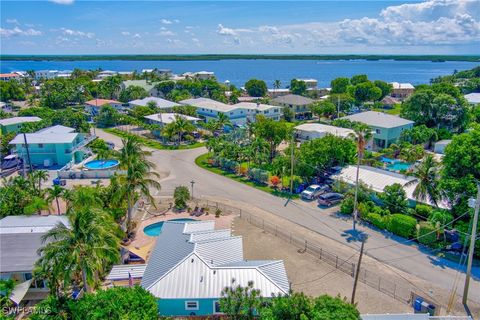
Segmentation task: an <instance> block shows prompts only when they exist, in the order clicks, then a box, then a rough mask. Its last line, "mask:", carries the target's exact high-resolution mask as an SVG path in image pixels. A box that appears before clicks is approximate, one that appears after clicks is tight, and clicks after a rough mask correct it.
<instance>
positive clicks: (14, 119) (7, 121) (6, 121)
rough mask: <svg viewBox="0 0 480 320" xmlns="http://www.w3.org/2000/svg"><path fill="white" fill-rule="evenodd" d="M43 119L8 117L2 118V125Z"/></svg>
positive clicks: (0, 122)
mask: <svg viewBox="0 0 480 320" xmlns="http://www.w3.org/2000/svg"><path fill="white" fill-rule="evenodd" d="M41 120H42V119H41V118H39V117H12V118H6V119H0V125H1V126H8V125H12V124H19V123H26V122H38V121H41Z"/></svg>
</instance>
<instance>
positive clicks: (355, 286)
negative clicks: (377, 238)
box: [350, 236, 367, 304]
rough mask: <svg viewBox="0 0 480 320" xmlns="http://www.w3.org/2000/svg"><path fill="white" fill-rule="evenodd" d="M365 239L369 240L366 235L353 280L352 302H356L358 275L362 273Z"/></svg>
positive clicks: (363, 238)
mask: <svg viewBox="0 0 480 320" xmlns="http://www.w3.org/2000/svg"><path fill="white" fill-rule="evenodd" d="M365 241H367V239H366V236H363V237H362V246H361V247H360V256H359V257H358V263H357V270H356V271H355V280H354V281H353V291H352V300H351V301H350V302H351V303H352V304H354V303H355V292H356V291H357V283H358V275H359V274H360V265H361V264H362V257H363V248H364V246H365Z"/></svg>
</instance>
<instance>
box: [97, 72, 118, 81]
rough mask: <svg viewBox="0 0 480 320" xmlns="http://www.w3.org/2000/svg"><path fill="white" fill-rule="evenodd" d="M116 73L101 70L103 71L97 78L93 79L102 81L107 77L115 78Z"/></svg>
mask: <svg viewBox="0 0 480 320" xmlns="http://www.w3.org/2000/svg"><path fill="white" fill-rule="evenodd" d="M117 74H118V72H117V71H112V70H103V71H100V72H99V73H98V74H97V76H96V77H95V79H97V80H103V79H105V78H108V77H112V76H115V75H117Z"/></svg>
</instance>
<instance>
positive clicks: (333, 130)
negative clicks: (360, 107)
mask: <svg viewBox="0 0 480 320" xmlns="http://www.w3.org/2000/svg"><path fill="white" fill-rule="evenodd" d="M295 129H296V130H299V131H306V132H318V133H320V134H325V135H326V134H327V133H330V134H333V135H334V136H337V137H344V138H346V137H348V136H349V135H350V134H353V133H354V131H353V130H352V129H347V128H341V127H335V126H329V125H326V124H321V123H304V124H301V125H298V126H296V127H295Z"/></svg>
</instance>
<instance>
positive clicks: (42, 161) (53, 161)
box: [10, 125, 94, 167]
mask: <svg viewBox="0 0 480 320" xmlns="http://www.w3.org/2000/svg"><path fill="white" fill-rule="evenodd" d="M93 138H94V137H86V136H85V135H84V134H82V133H77V132H75V129H73V128H69V127H65V126H61V125H56V126H53V127H48V128H44V129H41V130H39V131H37V132H35V133H27V134H25V136H24V135H23V134H19V135H17V136H16V137H15V138H14V139H13V140H12V141H10V144H12V145H14V146H15V153H16V154H18V156H19V157H20V158H23V159H24V160H25V161H26V163H28V155H27V148H26V146H27V145H28V153H29V155H30V161H31V163H32V165H34V166H45V167H49V166H53V165H56V166H64V165H66V164H67V163H71V162H74V163H78V162H80V161H82V160H83V159H84V158H85V155H86V153H87V151H86V149H85V148H84V147H85V145H86V144H87V143H88V142H90V141H92V139H93Z"/></svg>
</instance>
